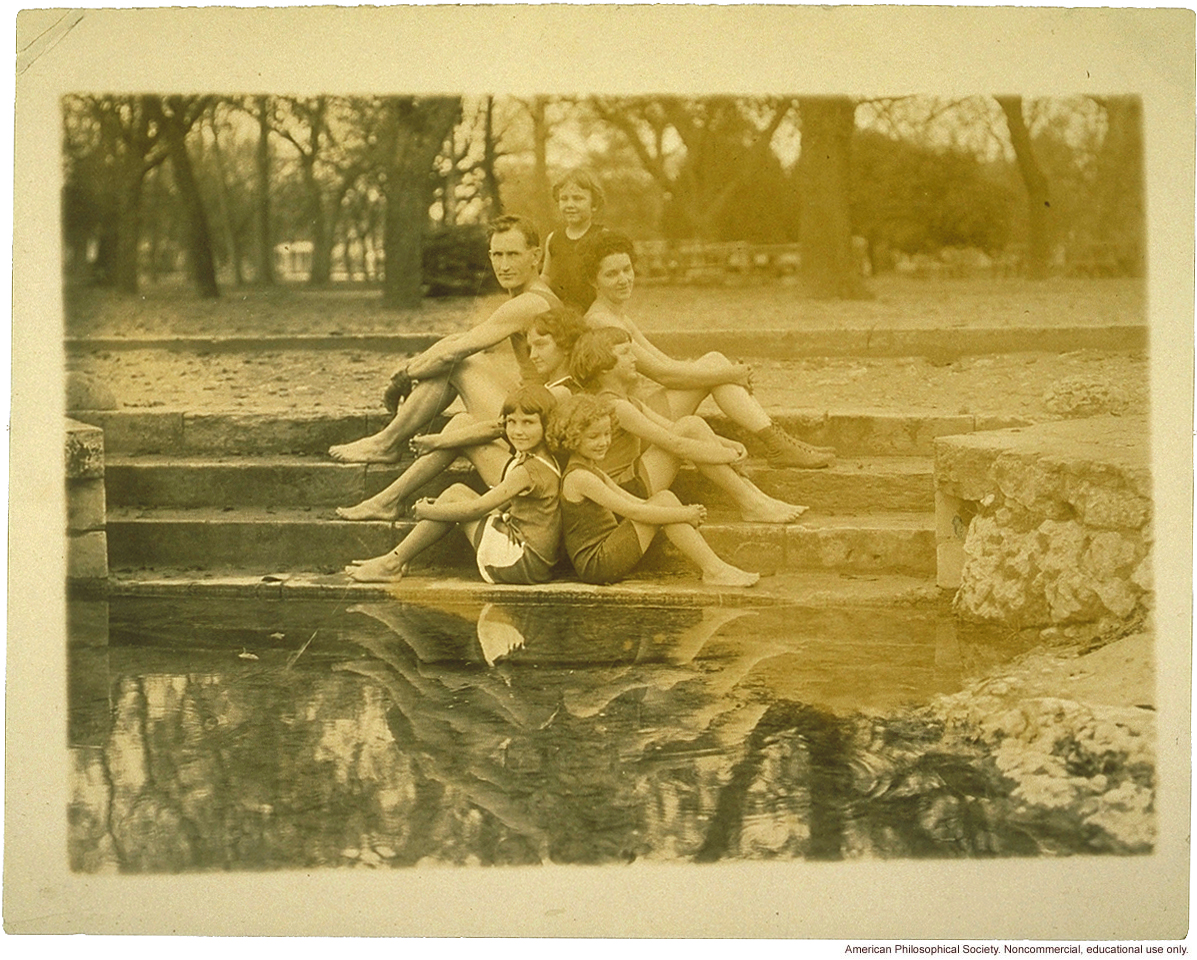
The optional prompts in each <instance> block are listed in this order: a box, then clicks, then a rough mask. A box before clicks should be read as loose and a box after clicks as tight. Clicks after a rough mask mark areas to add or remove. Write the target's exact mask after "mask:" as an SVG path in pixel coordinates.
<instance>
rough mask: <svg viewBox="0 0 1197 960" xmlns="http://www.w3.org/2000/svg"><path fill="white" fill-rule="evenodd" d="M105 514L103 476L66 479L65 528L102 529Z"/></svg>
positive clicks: (72, 529)
mask: <svg viewBox="0 0 1197 960" xmlns="http://www.w3.org/2000/svg"><path fill="white" fill-rule="evenodd" d="M105 514H106V504H105V499H104V479H103V477H93V478H90V479H87V480H68V481H67V530H68V531H70V532H71V533H84V532H86V531H88V530H103V529H104V519H105Z"/></svg>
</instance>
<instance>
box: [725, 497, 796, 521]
mask: <svg viewBox="0 0 1197 960" xmlns="http://www.w3.org/2000/svg"><path fill="white" fill-rule="evenodd" d="M809 509H810V508H809V507H803V506H799V505H798V504H796V503H786V502H785V501H784V500H777V499H775V498H774V497H769V496H766V497H763V498H762V499H761V501H760V502H759V503H756V504H753V505H752V506H751V507H744V508H743V509H741V511H740V515H741V516H742V517H743V518H744V519H745V520H747V521H749V522H751V523H793V522H794V521H795V520H797V519H798V518H799V517H800V516H802V515H803V514H804V513H806V511H807V510H809Z"/></svg>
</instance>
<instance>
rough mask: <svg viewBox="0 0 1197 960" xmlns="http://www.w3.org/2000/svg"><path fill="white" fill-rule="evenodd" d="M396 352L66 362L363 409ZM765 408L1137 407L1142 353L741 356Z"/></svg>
mask: <svg viewBox="0 0 1197 960" xmlns="http://www.w3.org/2000/svg"><path fill="white" fill-rule="evenodd" d="M400 359H401V358H400V357H397V356H385V355H379V354H374V353H371V352H367V351H360V350H336V351H333V350H305V351H298V350H297V351H286V352H281V351H262V352H257V353H210V354H195V353H175V352H170V351H166V350H128V351H126V350H117V351H108V352H101V353H98V354H93V355H89V356H87V357H81V358H77V359H72V360H70V361H68V369H70V370H74V371H78V372H81V373H85V374H87V375H89V376H91V377H94V378H96V379H98V380H100V381H101V382H103V383H104V384H106V385H107V386H108V387H109V388H111V390H112V391H113V393H114V394H115V395H116V400H117V403H118V405H119V406H121V407H140V408H147V407H165V408H167V409H179V410H188V411H224V410H227V411H237V410H246V411H256V410H262V411H266V410H291V411H307V412H311V411H315V410H321V409H326V410H342V409H355V410H356V409H363V410H368V409H372V408H374V407H380V404H381V402H380V397H381V394H382V389H383V388H384V386H385V385H386V381H387V379H388V378H389V376H390V374H391V372H392V370H393V369H394V368H395V367H396V366H397V365H398V363H399V361H400ZM752 364H753V369H754V372H755V375H754V380H755V390H756V395H757V397H758V399H759V400H760V401H761V403H762V405H763V406H764V407H765V408H766V409H774V410H799V409H813V410H830V409H843V408H883V409H887V410H895V411H896V410H899V409H901V410H913V411H926V412H935V413H942V414H957V413H974V414H1015V415H1019V416H1025V417H1028V418H1030V419H1040V418H1049V417H1051V416H1053V411H1052V410H1051V409H1049V407H1048V405H1047V404H1046V401H1045V395H1046V394H1047V393H1048V391H1049V390H1050V389H1051V388H1052V387H1053V385H1056V384H1059V383H1061V382H1063V381H1065V380H1067V379H1070V378H1080V379H1081V380H1083V381H1085V382H1091V383H1095V384H1107V385H1108V387H1109V392H1110V394H1111V395H1112V396H1114V397H1115V400H1116V403H1117V410H1118V412H1122V413H1146V412H1147V410H1148V402H1149V396H1148V371H1147V361H1146V358H1145V357H1144V356H1142V355H1133V354H1119V353H1104V352H1099V351H1094V350H1081V351H1076V352H1074V353H1068V354H1048V353H1018V354H1003V355H998V356H980V357H964V358H961V359H959V360H956V361H953V362H952V363H948V364H943V365H935V364H933V363H931V362H929V361H927V360H925V359H923V358H920V357H908V358H884V359H857V358H851V357H827V358H810V359H804V360H793V361H773V360H756V359H754V360H752Z"/></svg>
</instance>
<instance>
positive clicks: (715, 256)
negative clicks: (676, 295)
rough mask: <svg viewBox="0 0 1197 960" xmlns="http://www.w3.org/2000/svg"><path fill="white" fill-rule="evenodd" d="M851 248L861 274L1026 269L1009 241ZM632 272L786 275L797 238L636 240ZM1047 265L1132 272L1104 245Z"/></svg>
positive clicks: (945, 275) (672, 279) (796, 256)
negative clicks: (877, 254) (989, 247)
mask: <svg viewBox="0 0 1197 960" xmlns="http://www.w3.org/2000/svg"><path fill="white" fill-rule="evenodd" d="M852 253H853V256H854V257H855V260H856V264H857V269H858V270H859V271H860V274H861V276H866V277H867V276H872V275H873V273H875V272H876V269H875V267H876V268H877V269H883V270H886V271H892V272H893V273H895V274H896V275H898V276H903V277H910V278H912V279H917V280H945V279H950V280H959V279H974V278H982V277H997V278H1003V277H1019V276H1022V275H1023V274H1024V273H1025V270H1026V264H1025V251H1024V250H1023V248H1022V247H1021V246H1020V245H1019V244H1011V245H1010V246H1009V247H1008V248H1007V249H1006V250H1004V251H1002V252H1001V253H998V254H996V255H994V256H990V255H988V254H986V253H985V252H984V251H982V250H979V249H977V248H976V247H944V248H942V249H940V250H937V251H936V252H935V253H915V254H904V253H895V252H888V253H886V254H884V261H883V262H882V263H879V264H874V263H872V261H871V260H870V257H869V246H868V242H867V241H866V240H865V239H864V238H863V237H853V238H852ZM636 258H637V262H636V275H637V277H639V278H643V279H646V280H657V281H660V282H667V283H736V282H738V281H740V280H749V279H760V280H763V279H767V278H770V277H774V278H784V277H792V276H796V275H797V274H798V271H799V268H800V267H801V265H802V256H801V253H800V252H799V245H798V244H796V243H777V244H753V243H743V242H737V243H702V242H700V241H696V240H644V241H640V242H638V243H637V244H636ZM1049 270H1050V272H1051V273H1052V274H1053V275H1056V276H1066V277H1116V276H1125V275H1127V274H1128V273H1130V272H1131V271H1130V270H1129V269H1128V267H1127V265H1126V264H1125V263H1123V262H1122V261H1120V260H1119V259H1118V251H1116V250H1115V249H1114V248H1113V247H1112V246H1111V245H1108V244H1088V245H1084V246H1080V245H1078V247H1077V248H1076V249H1073V250H1070V251H1067V253H1066V252H1065V250H1064V249H1063V248H1060V249H1058V250H1057V251H1055V254H1054V257H1053V259H1052V262H1051V263H1050V264H1049Z"/></svg>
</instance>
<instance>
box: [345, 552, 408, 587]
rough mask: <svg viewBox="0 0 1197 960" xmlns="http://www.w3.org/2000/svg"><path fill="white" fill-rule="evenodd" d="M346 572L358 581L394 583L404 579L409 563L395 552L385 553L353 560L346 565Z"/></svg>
mask: <svg viewBox="0 0 1197 960" xmlns="http://www.w3.org/2000/svg"><path fill="white" fill-rule="evenodd" d="M345 572H346V573H347V574H349V576H350V578H351V579H353V580H356V581H358V583H394V582H396V581H398V580H402V579H403V575H404V574H405V573H407V564H406V563H403V562H402V561H400V559H399V558H398V557H397V556H395V554H394V553H384V554H383V555H382V556H381V557H374V558H372V559H370V560H353V561H351V562H350V563H349V565H348V566H347V567H345Z"/></svg>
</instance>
